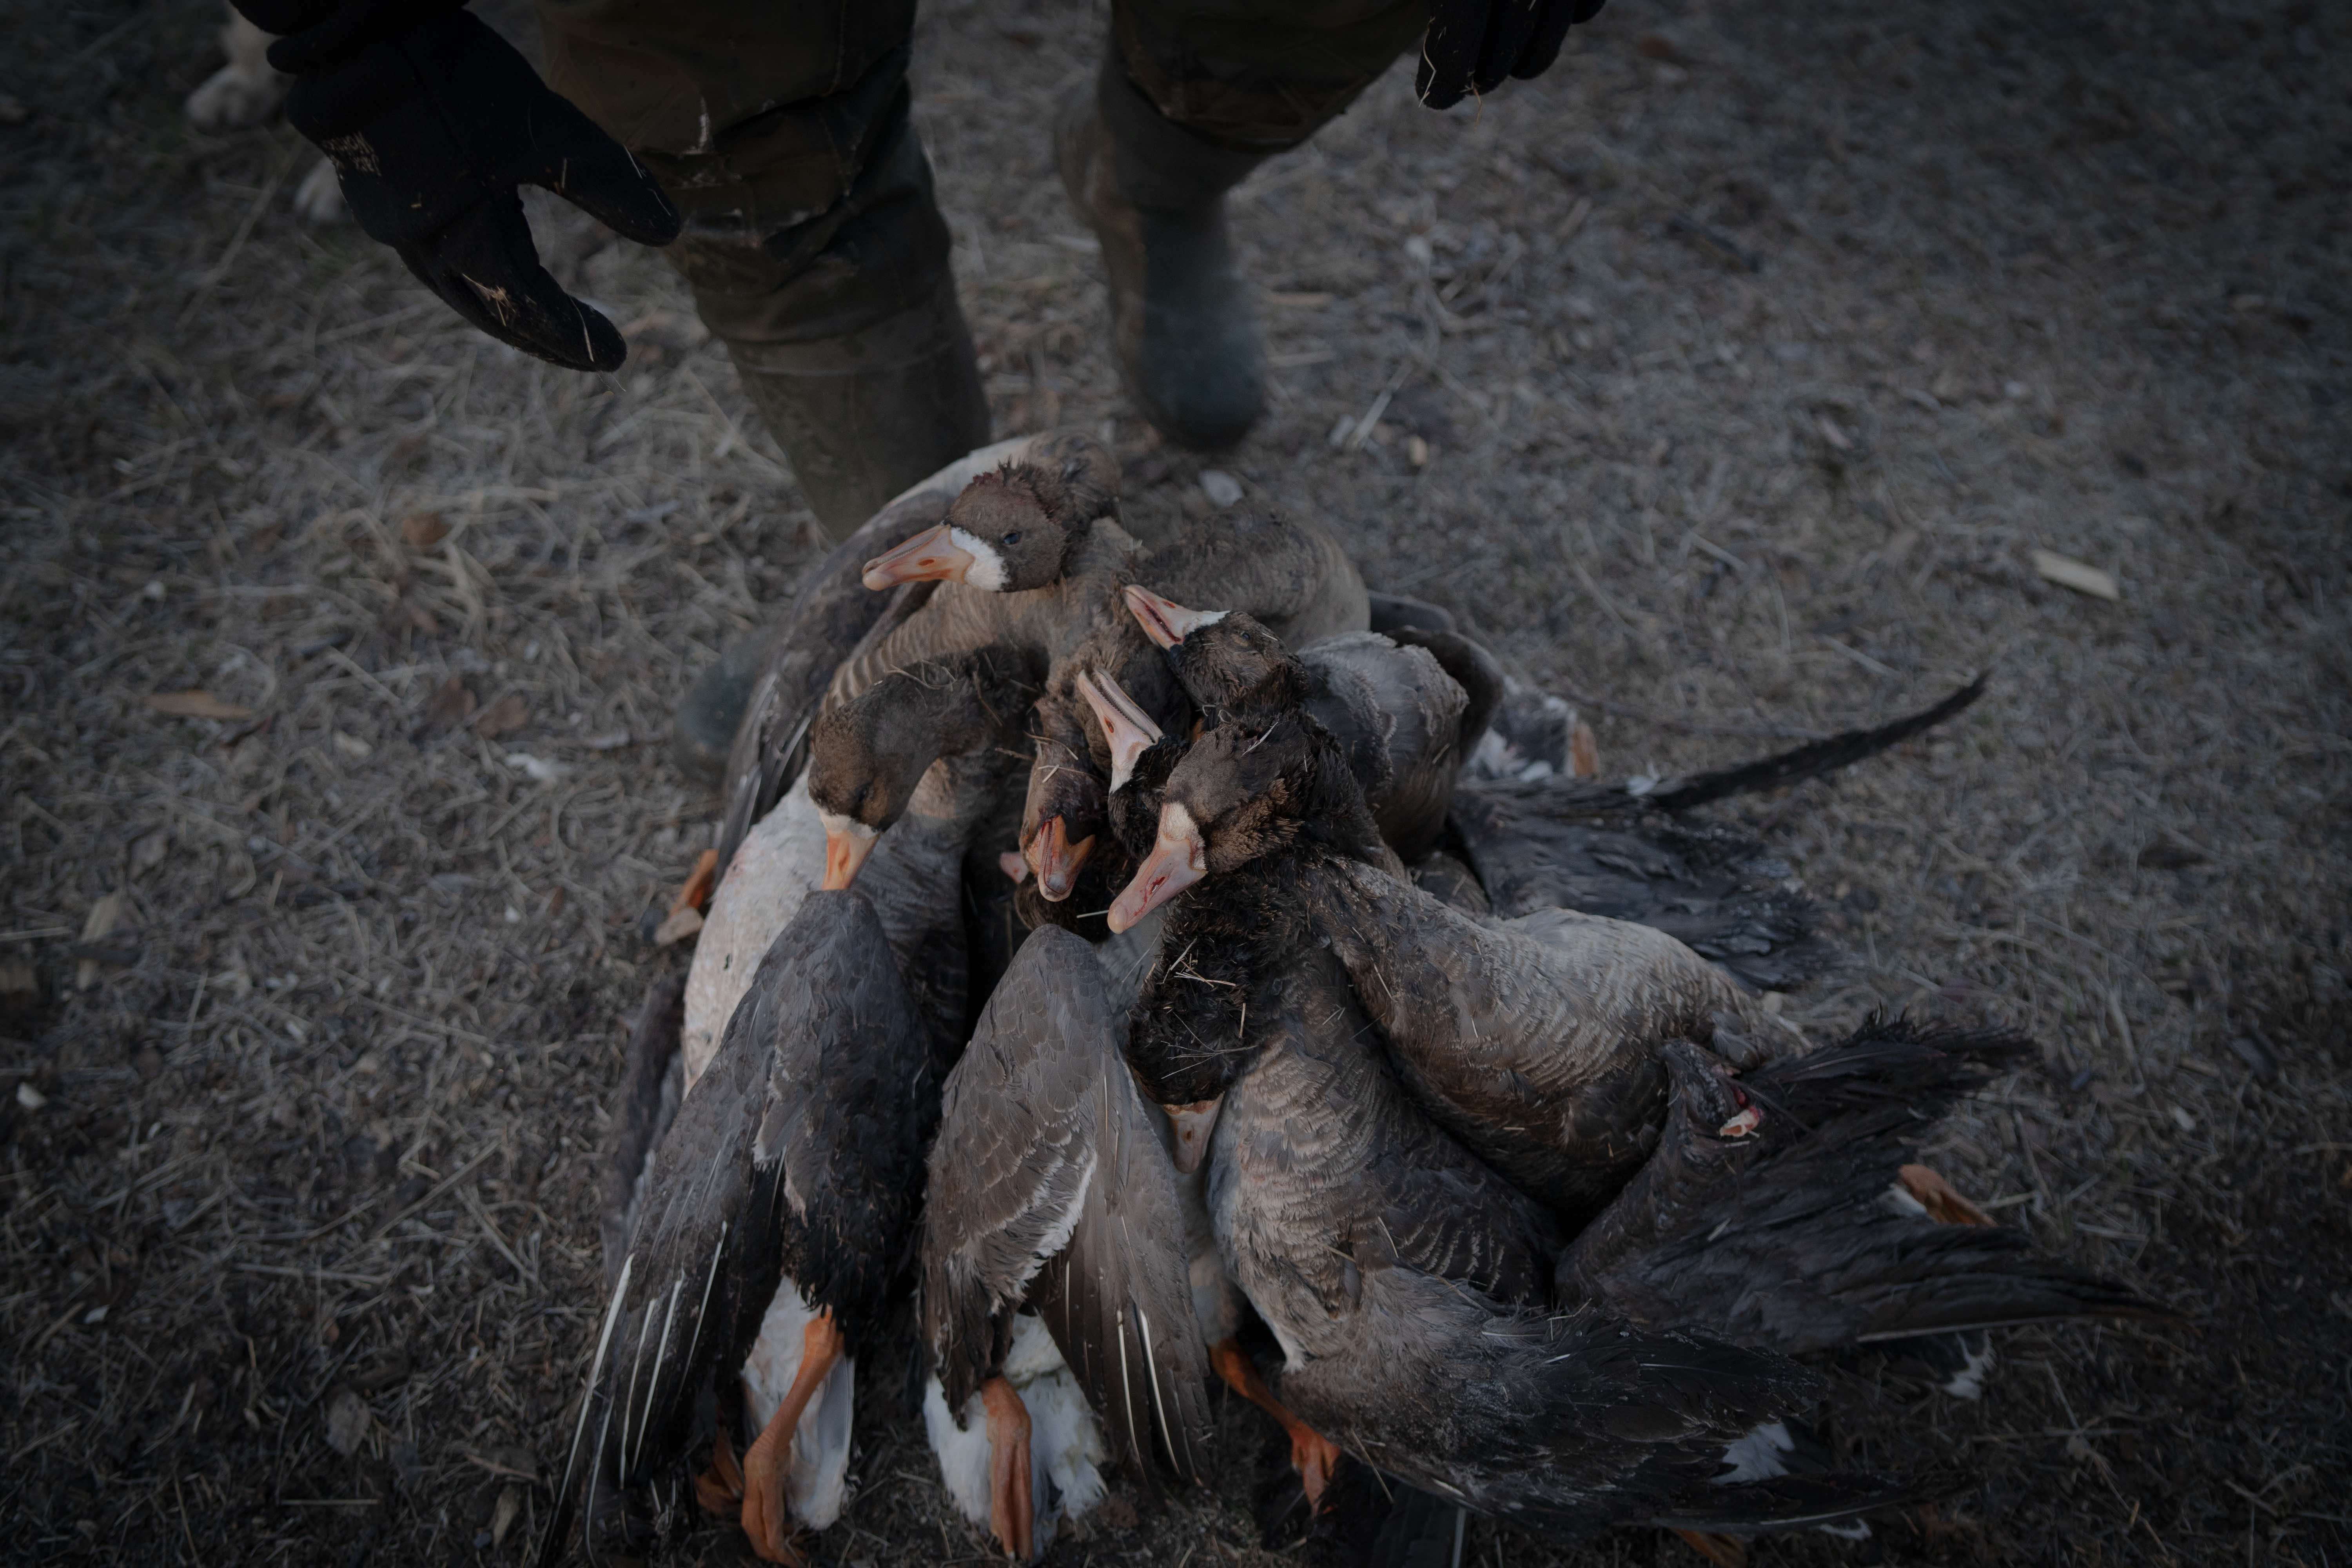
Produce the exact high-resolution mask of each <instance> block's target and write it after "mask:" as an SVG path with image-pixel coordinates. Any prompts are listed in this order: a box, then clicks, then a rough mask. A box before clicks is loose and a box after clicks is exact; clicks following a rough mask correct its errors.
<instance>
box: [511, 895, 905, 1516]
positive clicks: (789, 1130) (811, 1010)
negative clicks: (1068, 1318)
mask: <svg viewBox="0 0 2352 1568" xmlns="http://www.w3.org/2000/svg"><path fill="white" fill-rule="evenodd" d="M938 1082H939V1080H938V1078H937V1076H936V1071H935V1068H934V1053H933V1048H932V1031H931V1029H930V1027H929V1025H928V1023H927V1021H926V1020H925V1019H924V1017H923V1016H922V1015H921V1013H920V1011H919V1009H918V1007H917V1005H916V1002H915V999H914V997H913V996H912V995H911V994H909V993H908V988H907V986H906V985H905V984H904V983H903V982H902V981H901V979H900V977H899V971H898V963H897V961H896V959H895V957H894V956H893V954H892V952H891V950H890V946H889V942H888V938H887V934H886V932H885V931H884V930H883V928H882V923H881V921H879V920H878V919H877V917H876V915H875V912H874V910H873V907H872V906H871V905H870V904H869V903H868V902H867V900H866V898H865V896H864V895H863V894H860V893H856V892H852V891H829V890H828V891H819V892H815V893H812V894H810V895H809V897H808V899H807V900H806V901H804V902H803V904H802V905H801V907H800V909H799V910H797V911H796V912H795V913H794V914H793V918H792V921H791V922H790V923H789V924H787V925H786V926H785V928H784V930H783V931H781V932H779V933H778V935H777V937H776V940H775V942H773V943H772V945H771V947H770V948H769V950H768V952H767V954H766V955H765V956H764V957H763V958H762V959H761V963H760V967H759V970H758V973H756V974H755V976H754V978H753V980H752V984H751V990H750V992H749V994H747V995H746V997H745V999H744V1002H743V1005H741V1006H740V1007H739V1008H738V1009H737V1011H736V1014H735V1016H734V1018H733V1020H732V1021H731V1022H730V1024H729V1025H728V1027H727V1031H726V1035H725V1037H724V1038H723V1040H722V1042H721V1044H720V1047H719V1054H718V1055H717V1057H716V1058H714V1059H713V1061H712V1064H711V1067H710V1069H709V1072H708V1073H707V1074H706V1075H705V1077H704V1078H703V1079H702V1080H701V1081H700V1082H699V1083H698V1085H697V1086H696V1088H695V1089H694V1091H693V1092H692V1093H690V1094H688V1095H687V1096H686V1097H685V1099H684V1100H683V1101H682V1102H681V1103H680V1105H679V1106H678V1109H677V1116H676V1118H675V1120H674V1121H672V1122H671V1124H670V1127H669V1131H668V1133H667V1136H666V1137H664V1138H663V1140H662V1142H661V1143H660V1144H659V1146H658V1147H657V1148H656V1151H655V1154H654V1161H653V1165H652V1168H651V1170H650V1172H649V1173H648V1175H647V1178H646V1184H645V1191H644V1196H643V1199H642V1201H641V1203H640V1204H639V1205H638V1214H637V1218H636V1224H635V1229H634V1235H633V1238H632V1240H631V1242H630V1245H629V1248H628V1251H627V1253H626V1255H625V1258H624V1259H623V1261H622V1265H621V1268H620V1270H619V1273H618V1275H617V1278H616V1279H615V1281H614V1289H613V1291H612V1295H611V1300H610V1304H609V1305H608V1306H607V1308H606V1310H605V1314H604V1324H603V1327H602V1330H601V1331H600V1333H599V1335H598V1339H597V1350H596V1355H595V1360H594V1362H593V1365H592V1368H591V1371H590V1374H589V1384H590V1387H589V1395H588V1397H587V1398H586V1399H585V1400H584V1401H583V1405H582V1407H581V1414H580V1417H579V1420H578V1423H577V1425H576V1426H575V1427H574V1429H573V1436H572V1449H571V1454H570V1457H569V1458H568V1459H567V1460H566V1462H565V1468H564V1476H563V1480H562V1487H561V1489H560V1491H559V1493H558V1504H559V1505H558V1512H557V1515H556V1517H555V1519H554V1520H553V1521H551V1525H550V1528H549V1531H548V1534H547V1536H546V1537H545V1539H544V1542H543V1554H547V1555H551V1554H552V1553H554V1552H560V1551H561V1549H562V1540H563V1538H564V1537H565V1536H566V1535H567V1534H568V1533H569V1529H570V1521H571V1517H572V1511H571V1510H572V1508H573V1507H574V1505H575V1502H576V1505H577V1507H578V1509H579V1512H580V1514H581V1515H582V1516H583V1518H584V1519H585V1520H586V1521H588V1522H589V1524H590V1526H591V1527H592V1528H593V1527H595V1526H596V1525H597V1524H598V1523H599V1521H600V1520H601V1519H602V1518H603V1517H604V1515H603V1513H602V1512H601V1511H600V1509H599V1506H598V1502H599V1496H600V1494H602V1495H603V1496H604V1499H605V1500H607V1501H609V1500H612V1499H613V1498H614V1496H615V1495H616V1494H617V1493H618V1492H620V1491H625V1490H632V1489H638V1488H642V1487H646V1486H648V1485H657V1484H659V1483H662V1482H664V1481H665V1480H667V1479H668V1478H669V1476H670V1475H671V1473H672V1472H673V1471H674V1470H675V1468H676V1467H677V1464H678V1462H679V1461H680V1460H681V1459H683V1458H684V1457H685V1449H686V1447H687V1445H688V1442H689V1440H690V1437H691V1433H692V1429H693V1415H694V1408H695V1405H696V1402H697V1400H698V1397H699V1396H700V1395H701V1394H704V1393H705V1392H706V1391H707V1390H709V1389H710V1388H711V1387H712V1386H713V1385H714V1384H715V1385H716V1386H717V1387H718V1388H719V1392H720V1394H721V1395H722V1401H721V1406H722V1409H724V1408H726V1407H728V1405H731V1403H732V1398H731V1395H732V1394H733V1391H734V1389H735V1386H736V1383H737V1379H738V1377H739V1374H740V1384H741V1391H742V1394H743V1403H744V1405H746V1406H748V1409H749V1414H750V1415H751V1424H752V1426H754V1427H756V1429H757V1431H758V1436H757V1437H756V1438H755V1439H754V1440H753V1442H752V1443H751V1447H750V1448H749V1449H748V1450H747V1451H746V1452H745V1454H744V1457H743V1460H742V1465H741V1468H740V1472H737V1471H736V1470H735V1468H734V1466H733V1462H732V1458H733V1457H732V1449H731V1444H730V1442H729V1440H728V1434H727V1432H726V1431H725V1430H724V1426H723V1425H722V1430H721V1432H720V1435H719V1443H718V1447H717V1451H716V1453H715V1455H714V1463H713V1466H712V1468H711V1470H710V1471H709V1472H707V1473H706V1474H705V1475H704V1476H702V1477H701V1478H700V1479H698V1481H697V1484H696V1490H697V1493H698V1496H699V1497H700V1498H701V1500H703V1502H704V1504H705V1506H706V1507H719V1508H724V1507H729V1506H732V1499H733V1498H734V1497H736V1496H740V1510H741V1515H742V1523H743V1528H744V1531H745V1533H746V1534H748V1535H749V1536H750V1537H751V1541H752V1542H753V1545H754V1546H755V1548H756V1549H757V1550H758V1551H759V1552H760V1554H761V1556H762V1557H763V1558H766V1559H767V1560H769V1561H772V1562H787V1561H793V1558H792V1556H791V1550H792V1549H791V1545H790V1542H789V1536H790V1534H791V1532H792V1529H793V1521H794V1520H798V1521H800V1522H801V1523H802V1524H805V1525H808V1526H810V1527H812V1528H822V1527H823V1526H824V1525H826V1524H829V1523H830V1522H832V1521H833V1519H834V1518H835V1516H836V1515H837V1514H838V1513H839V1511H840V1508H841V1505H842V1502H843V1500H844V1499H845V1483H846V1469H847V1463H848V1458H849V1444H850V1434H851V1411H850V1400H851V1394H852V1389H853V1384H854V1380H853V1373H852V1365H853V1363H854V1360H855V1357H856V1352H857V1348H858V1346H859V1344H860V1342H861V1340H862V1336H863V1335H864V1334H865V1333H866V1332H867V1331H869V1330H870V1329H872V1328H873V1327H874V1326H875V1325H876V1324H877V1322H878V1321H879V1320H880V1319H881V1317H882V1316H883V1314H884V1313H885V1312H886V1310H887V1308H888V1306H889V1303H890V1302H891V1301H892V1300H895V1299H896V1297H897V1296H898V1294H899V1293H900V1292H901V1291H902V1290H903V1289H904V1287H905V1284H906V1281H907V1278H908V1265H909V1264H910V1262H911V1255H912V1247H913V1242H914V1237H915V1228H916V1223H917V1211H918V1208H919V1204H920V1199H921V1191H922V1170H923V1152H924V1148H925V1145H926V1144H927V1142H929V1134H930V1129H931V1127H932V1126H933V1125H934V1123H935V1121H936V1118H937V1115H938V1105H939V1097H938ZM575 1489H576V1490H575Z"/></svg>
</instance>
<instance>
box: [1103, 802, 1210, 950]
mask: <svg viewBox="0 0 2352 1568" xmlns="http://www.w3.org/2000/svg"><path fill="white" fill-rule="evenodd" d="M1208 874H1209V847H1208V845H1207V843H1206V842H1205V841H1204V840H1203V839H1202V837H1201V830H1200V829H1199V828H1198V827H1195V826H1192V813H1191V812H1189V811H1187V810H1185V809H1184V808H1183V806H1182V805H1179V804H1178V803H1177V802H1175V801H1172V800H1171V801H1170V802H1169V803H1168V804H1167V805H1163V806H1161V807H1160V837H1159V839H1158V841H1157V842H1155V843H1154V844H1153V845H1152V846H1151V853H1150V855H1148V856H1146V857H1145V858H1144V861H1143V864H1142V865H1140V866H1139V867H1137V868H1135V879H1134V880H1133V881H1131V882H1129V883H1128V885H1127V886H1126V887H1124V888H1122V889H1119V894H1118V898H1116V899H1113V900H1111V903H1110V922H1109V923H1110V929H1111V930H1112V931H1125V930H1127V929H1128V927H1129V926H1131V925H1133V924H1135V922H1136V921H1139V920H1141V919H1142V918H1143V917H1144V916H1146V915H1148V914H1150V912H1151V911H1152V910H1156V909H1158V908H1159V907H1160V905H1162V904H1164V903H1166V902H1167V901H1168V900H1171V899H1172V898H1174V897H1175V896H1176V895H1177V894H1179V893H1181V892H1182V891H1183V890H1184V889H1187V888H1189V887H1191V886H1192V884H1193V883H1195V882H1197V881H1199V880H1200V879H1202V878H1203V877H1205V876H1207V875H1208Z"/></svg>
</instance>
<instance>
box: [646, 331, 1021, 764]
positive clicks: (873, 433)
mask: <svg viewBox="0 0 2352 1568" xmlns="http://www.w3.org/2000/svg"><path fill="white" fill-rule="evenodd" d="M735 363H736V368H737V370H738V371H739V372H740V374H741V375H742V381H743V389H744V391H745V392H746V393H747V394H749V395H750V396H751V405H752V406H753V407H755V408H757V409H758V410H759V411H760V416H761V419H762V420H764V421H765V422H766V423H767V426H768V430H769V432H770V433H771V434H772V435H773V436H774V437H776V441H777V444H778V445H780V446H782V447H783V449H784V455H785V456H786V457H788V458H791V459H792V464H793V476H794V477H795V478H796V479H799V480H800V484H801V490H802V493H803V494H804V495H806V496H807V497H808V501H809V506H810V508H811V509H812V510H814V511H815V513H816V515H817V521H818V523H819V524H820V525H821V526H822V527H823V528H824V532H825V534H826V536H827V537H828V538H829V539H831V540H835V541H838V540H841V539H844V538H846V537H847V536H848V535H849V534H850V533H852V532H854V531H856V529H857V528H858V526H859V525H860V524H862V523H864V522H865V521H866V519H867V518H869V517H872V516H873V515H874V514H875V513H876V512H877V511H879V510H882V508H883V507H884V506H885V505H887V504H888V502H889V501H890V500H892V499H893V498H894V497H896V496H897V495H898V493H899V492H900V491H902V490H905V489H908V487H909V486H911V485H915V484H918V483H919V482H921V481H922V480H923V479H927V478H929V476H930V475H932V474H933V473H936V472H937V471H938V470H939V469H940V468H945V467H946V466H947V465H948V464H950V463H952V462H954V461H955V460H956V459H957V458H961V457H962V456H963V455H964V454H965V453H967V452H969V451H971V450H972V449H973V448H974V447H984V446H986V445H987V444H988V400H987V397H986V396H985V395H984V394H983V393H982V390H981V384H980V371H979V367H978V365H977V364H976V363H974V361H973V357H972V348H971V331H970V330H969V329H967V328H966V327H965V325H964V320H963V312H962V311H961V310H960V309H959V308H958V307H957V305H956V297H955V290H954V289H953V288H952V287H944V288H941V289H940V290H939V291H938V292H937V293H935V294H934V295H933V296H932V297H931V299H930V300H927V301H925V302H924V303H923V304H922V305H920V306H919V307H917V308H916V309H915V310H909V311H907V312H906V313H905V314H903V315H900V316H898V317H894V318H891V319H890V320H887V321H884V322H882V323H881V324H880V325H878V326H876V327H871V328H868V329H866V331H861V332H858V333H856V334H854V336H853V338H851V339H848V340H842V339H833V340H819V341H817V342H808V343H791V344H781V345H779V344H761V345H760V346H759V347H758V348H757V349H756V350H755V351H747V350H745V349H744V348H742V347H740V346H738V347H737V348H736V349H735ZM778 629H780V628H779V627H778V626H758V627H754V628H753V629H751V630H750V631H747V632H743V633H740V634H739V635H738V636H736V637H730V639H728V641H727V642H726V643H725V644H724V645H723V646H722V647H720V649H719V658H718V660H717V662H715V663H713V664H712V665H710V666H709V668H706V669H705V670H704V671H703V672H702V673H701V674H700V675H699V676H698V677H696V679H695V682H694V684H693V686H692V687H690V688H689V689H688V691H687V694H686V697H685V700H683V701H681V702H680V703H679V704H678V708H677V729H676V733H675V744H674V748H673V749H674V752H675V753H676V756H677V764H678V766H679V767H680V768H681V769H682V770H684V771H685V772H686V773H688V774H689V775H690V776H693V777H697V778H706V779H712V780H716V779H717V778H718V777H719V774H720V773H722V772H723V771H724V770H725V768H726V765H727V752H728V750H729V748H730V747H731V746H732V745H733V744H734V741H735V728H736V726H737V725H738V724H739V723H740V722H741V721H742V718H743V708H744V704H745V703H747V702H749V701H750V700H751V688H752V686H753V684H754V683H755V682H757V681H758V679H759V678H760V669H761V665H762V664H764V663H765V662H766V658H767V653H768V648H769V646H770V644H771V643H772V641H773V640H774V634H775V633H776V631H777V630H778Z"/></svg>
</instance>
